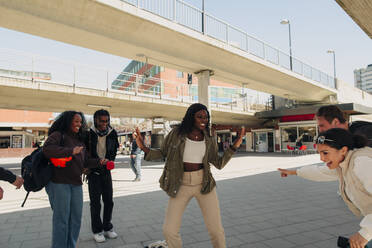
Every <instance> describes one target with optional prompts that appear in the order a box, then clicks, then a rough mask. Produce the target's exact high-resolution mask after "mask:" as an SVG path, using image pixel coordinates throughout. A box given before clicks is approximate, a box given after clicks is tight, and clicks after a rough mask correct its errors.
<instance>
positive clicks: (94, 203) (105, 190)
mask: <svg viewBox="0 0 372 248" xmlns="http://www.w3.org/2000/svg"><path fill="white" fill-rule="evenodd" d="M88 186H89V187H88V188H89V198H90V216H91V223H92V231H93V233H99V232H102V231H110V230H111V229H112V227H113V226H112V223H111V218H112V209H113V207H114V202H113V200H112V179H111V172H110V171H105V172H103V173H101V174H96V172H91V173H90V174H89V175H88ZM101 196H102V201H103V205H104V206H103V222H102V220H101Z"/></svg>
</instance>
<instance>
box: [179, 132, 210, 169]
mask: <svg viewBox="0 0 372 248" xmlns="http://www.w3.org/2000/svg"><path fill="white" fill-rule="evenodd" d="M205 149H206V147H205V139H204V140H202V141H194V140H191V139H189V138H187V137H186V143H185V150H184V152H183V162H186V163H193V164H201V163H203V157H204V154H205Z"/></svg>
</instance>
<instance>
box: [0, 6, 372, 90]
mask: <svg viewBox="0 0 372 248" xmlns="http://www.w3.org/2000/svg"><path fill="white" fill-rule="evenodd" d="M185 2H187V3H190V4H192V5H194V6H196V7H198V8H201V5H202V0H186V1H185ZM205 11H206V12H208V13H209V14H211V15H213V16H215V17H217V18H219V19H221V20H224V21H226V22H227V23H229V24H231V25H232V26H235V27H238V28H240V29H241V30H244V31H246V32H247V33H248V34H250V35H252V36H254V37H256V38H258V39H260V40H262V41H264V42H266V43H267V44H269V45H271V46H273V47H275V48H278V49H280V50H282V51H284V52H287V53H289V42H288V26H287V25H282V24H280V21H281V20H282V19H284V18H286V19H288V20H290V22H291V35H292V54H293V56H294V57H296V58H298V59H300V60H301V61H303V62H305V63H307V64H309V65H311V66H313V67H315V68H318V69H320V70H321V71H324V72H325V73H328V74H329V75H333V57H332V55H331V54H328V53H327V52H326V51H327V50H329V49H331V50H334V51H335V55H336V73H337V77H338V78H339V79H340V80H342V81H345V82H348V83H350V84H353V83H354V74H353V70H354V69H359V68H365V67H366V66H367V65H368V64H372V39H370V38H369V37H368V36H367V35H366V34H365V33H364V32H363V31H362V30H361V29H360V28H359V26H358V25H356V24H355V23H354V21H353V20H352V19H351V18H350V17H349V16H348V15H347V14H346V13H345V12H344V11H343V9H342V8H341V7H340V6H339V5H338V4H337V3H336V2H335V1H333V0H311V1H309V0H280V1H277V0H260V1H257V0H255V1H254V0H231V1H223V0H205ZM0 37H1V39H0V66H1V67H3V66H4V61H5V62H6V63H5V64H8V65H13V66H14V65H15V64H16V63H15V62H13V60H14V58H11V56H9V55H7V56H3V58H1V54H2V53H3V54H4V53H6V54H9V53H10V52H9V51H15V50H16V51H23V52H22V53H21V54H26V53H27V54H38V55H41V56H45V57H50V58H53V59H50V61H54V62H55V64H56V65H55V66H57V64H59V66H60V65H61V64H64V63H65V62H61V61H65V60H66V61H70V62H71V63H76V64H79V65H80V66H81V67H84V68H91V67H94V68H99V69H98V70H96V71H97V72H96V73H97V77H98V78H100V77H102V78H103V77H105V75H106V74H105V71H106V70H108V71H110V79H111V78H112V77H114V75H115V73H114V72H120V71H121V70H122V69H123V68H124V67H125V66H126V65H127V64H128V63H129V61H130V60H128V59H126V58H122V57H118V56H113V55H109V54H104V53H102V52H98V51H93V50H89V49H86V48H81V47H77V46H73V45H69V44H64V43H61V42H57V41H53V40H48V39H45V38H40V37H36V36H32V35H29V34H24V33H19V32H16V31H12V30H8V29H4V28H0ZM4 51H5V52H4ZM15 54H16V53H15ZM15 57H16V56H15ZM25 57H27V56H25ZM30 57H31V55H30ZM43 60H45V61H47V60H46V59H43ZM57 60H58V62H56V61H57ZM45 61H44V63H46V64H48V65H50V66H51V64H53V63H54V62H53V63H48V62H45ZM26 64H27V66H26V67H27V68H30V64H32V62H31V59H30V58H29V59H28V60H27V63H26ZM34 64H37V63H35V62H34ZM34 66H37V65H34ZM66 67H69V70H71V71H72V69H71V68H70V67H71V66H69V65H66ZM27 68H26V69H27ZM89 71H90V70H89ZM72 74H73V73H72ZM72 74H71V75H72ZM98 74H99V75H98ZM71 77H72V76H70V77H69V78H66V80H67V81H69V80H72V79H71Z"/></svg>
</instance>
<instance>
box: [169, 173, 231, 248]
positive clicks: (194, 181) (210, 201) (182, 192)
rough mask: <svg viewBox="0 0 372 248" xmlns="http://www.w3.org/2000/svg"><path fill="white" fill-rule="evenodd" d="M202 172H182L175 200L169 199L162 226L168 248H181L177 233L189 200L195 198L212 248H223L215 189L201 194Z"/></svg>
mask: <svg viewBox="0 0 372 248" xmlns="http://www.w3.org/2000/svg"><path fill="white" fill-rule="evenodd" d="M202 180H203V170H198V171H192V172H184V176H183V180H182V185H181V187H180V189H179V191H178V193H177V195H176V197H175V198H173V197H170V198H169V201H168V207H167V212H166V214H165V220H164V225H163V234H164V237H165V239H166V240H167V243H168V247H169V248H181V247H182V240H181V236H180V233H179V230H180V227H181V223H182V215H183V212H184V211H185V209H186V206H187V204H188V203H189V202H190V200H191V199H192V198H193V197H195V198H196V200H197V201H198V204H199V207H200V209H201V211H202V214H203V217H204V222H205V225H206V227H207V229H208V232H209V236H210V238H211V242H212V245H213V247H214V248H225V247H226V242H225V232H224V229H223V227H222V222H221V215H220V207H219V203H218V198H217V193H216V188H214V189H213V190H212V191H211V192H210V193H208V194H205V195H204V194H201V193H200V190H201V187H202Z"/></svg>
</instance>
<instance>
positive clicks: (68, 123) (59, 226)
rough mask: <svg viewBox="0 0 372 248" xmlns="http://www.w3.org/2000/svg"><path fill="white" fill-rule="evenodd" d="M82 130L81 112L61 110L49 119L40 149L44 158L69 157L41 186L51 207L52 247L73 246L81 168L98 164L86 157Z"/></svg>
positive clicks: (79, 212) (79, 214)
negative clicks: (47, 181) (49, 123)
mask: <svg viewBox="0 0 372 248" xmlns="http://www.w3.org/2000/svg"><path fill="white" fill-rule="evenodd" d="M85 132H86V122H85V118H84V115H83V113H81V112H76V111H65V112H63V113H61V114H60V115H59V116H57V118H56V120H55V121H54V122H53V124H52V126H51V127H50V129H49V131H48V135H49V137H48V139H47V140H46V141H45V144H44V146H43V148H42V149H43V153H44V155H45V156H46V157H47V158H56V159H58V158H64V160H70V161H69V162H67V163H65V164H64V165H63V166H60V165H58V166H57V165H55V166H54V167H53V176H52V179H51V181H50V182H49V183H48V184H47V185H46V187H45V190H46V192H47V194H48V197H49V202H50V206H51V208H52V210H53V230H52V248H75V247H76V243H77V240H78V237H79V233H80V226H81V218H82V211H83V190H82V173H83V169H84V167H89V168H93V167H97V166H100V164H101V163H102V161H100V159H90V158H89V157H88V153H87V152H86V149H85V144H84V133H85ZM66 158H68V159H66Z"/></svg>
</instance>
